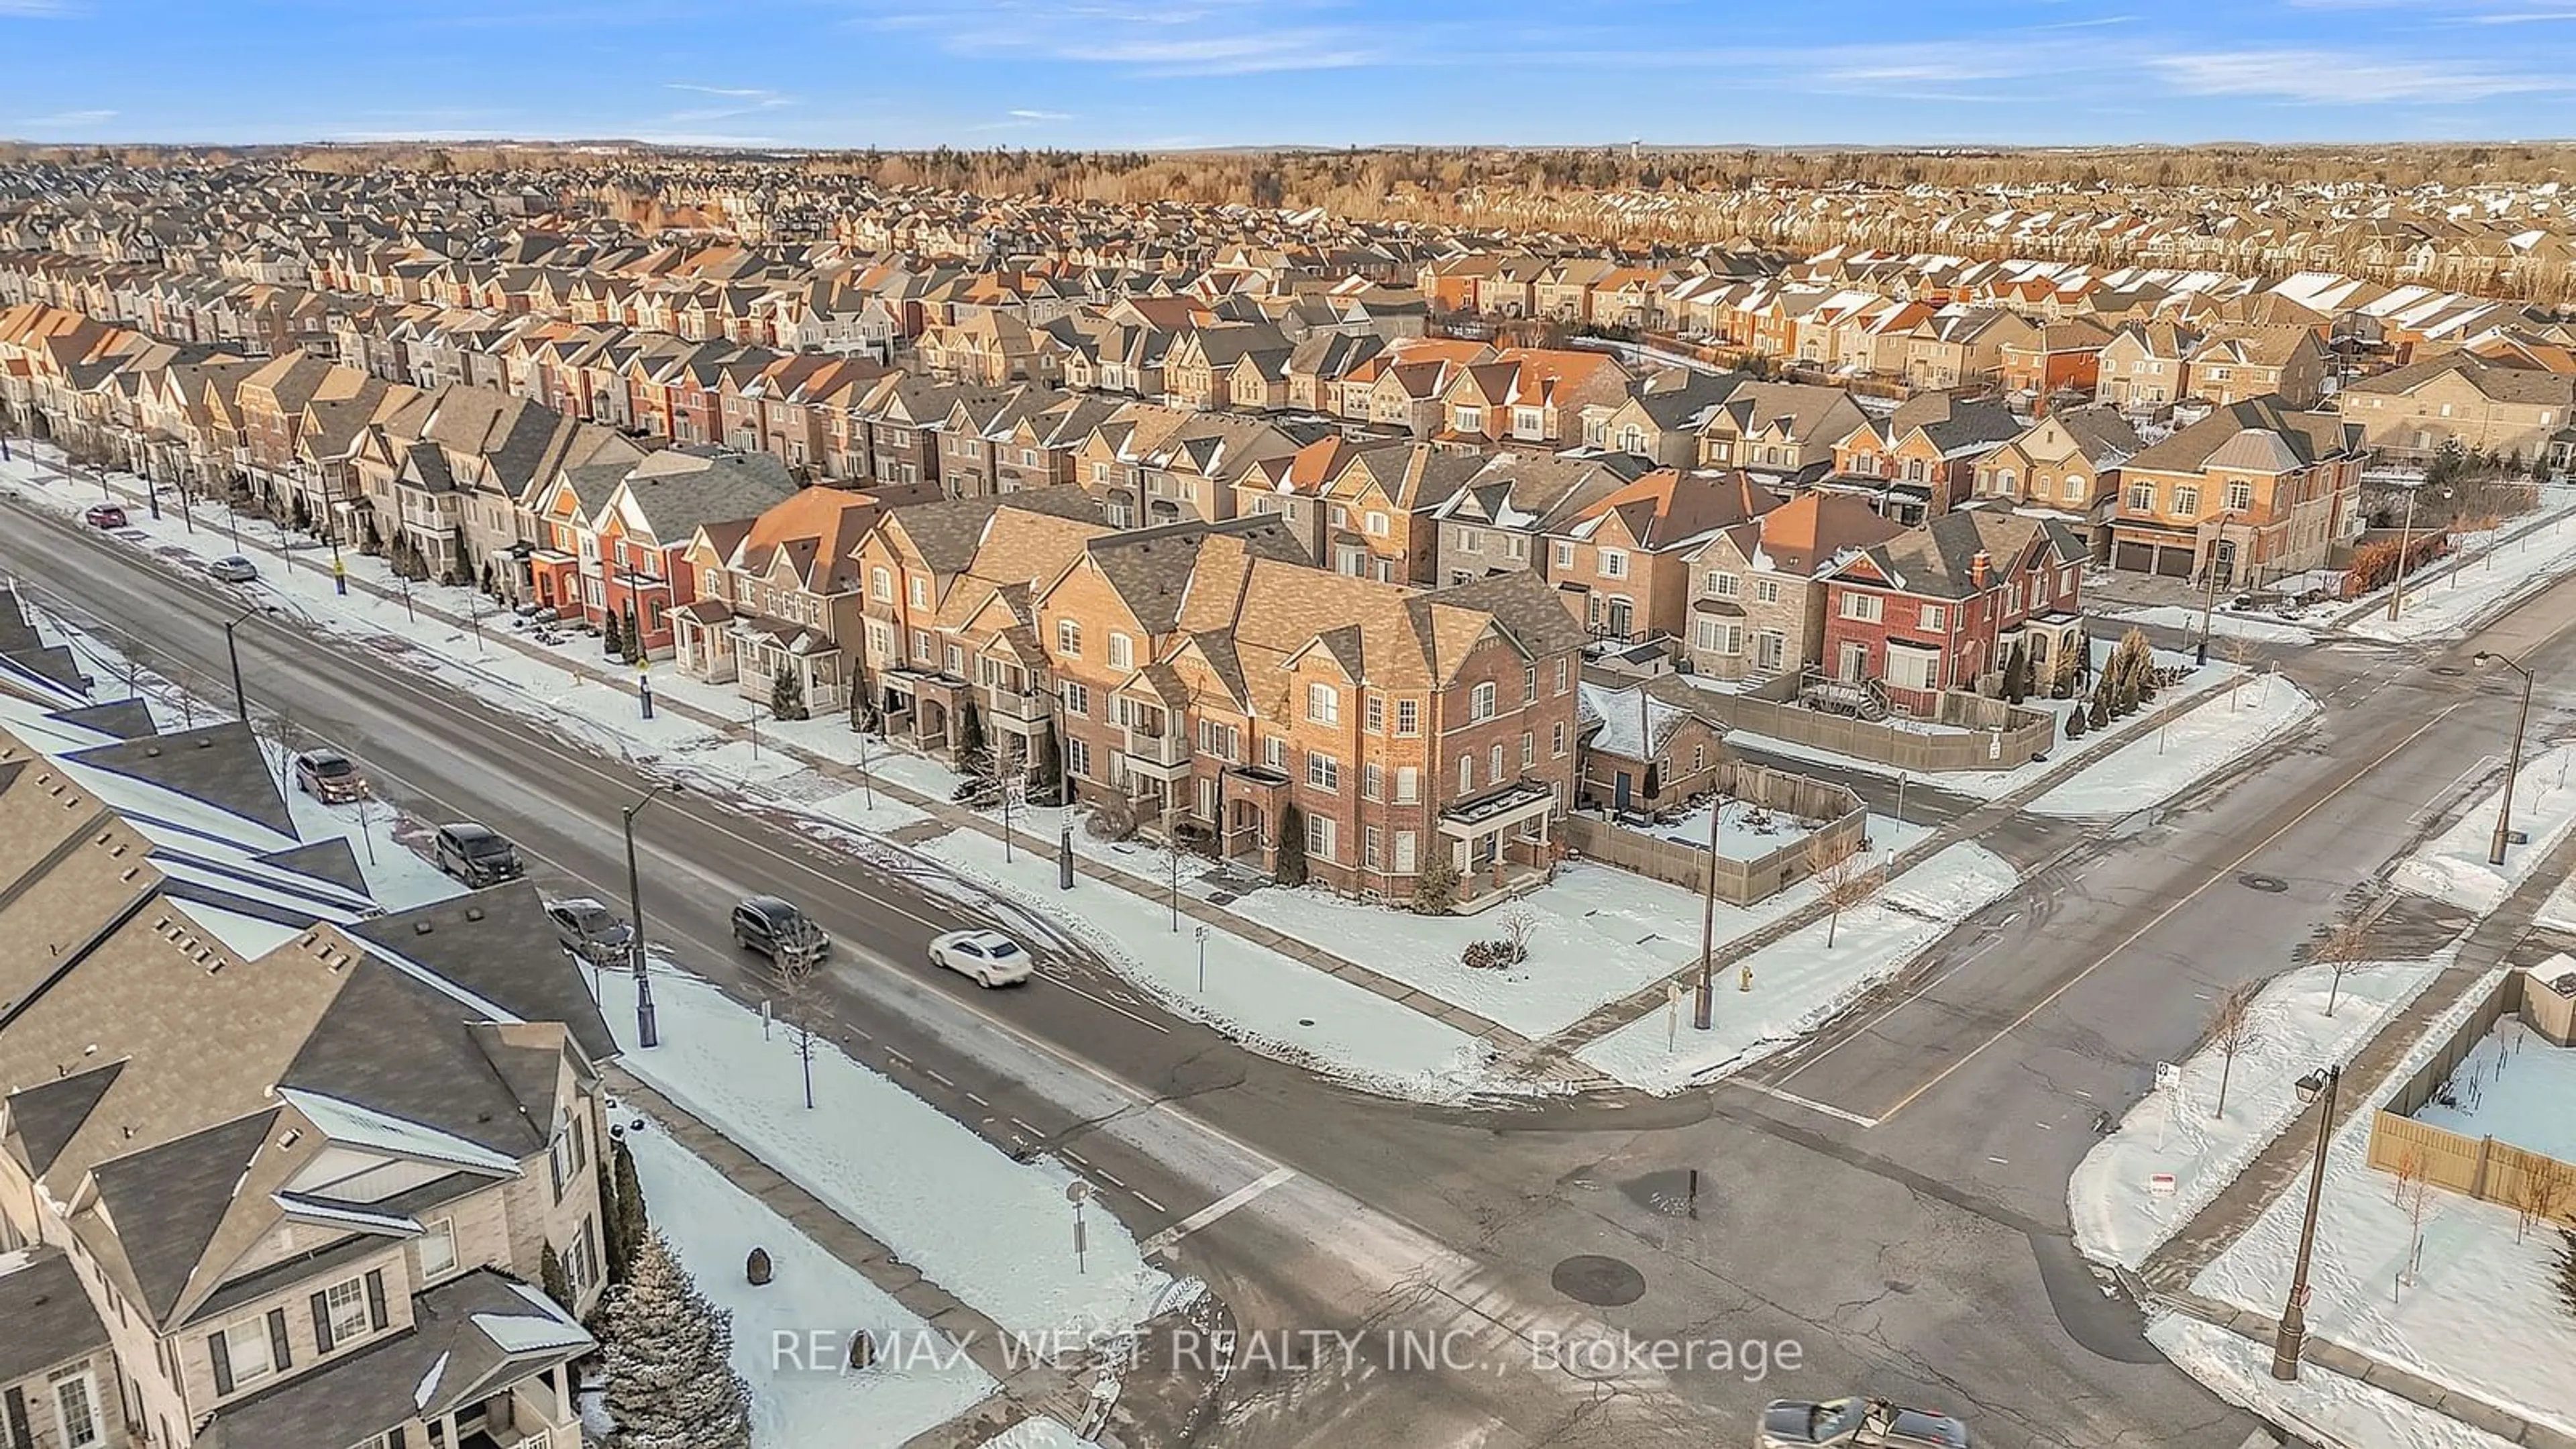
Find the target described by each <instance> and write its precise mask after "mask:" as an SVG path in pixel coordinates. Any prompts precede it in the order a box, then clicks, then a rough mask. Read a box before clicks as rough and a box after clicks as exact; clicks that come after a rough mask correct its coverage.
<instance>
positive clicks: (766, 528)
mask: <svg viewBox="0 0 2576 1449" xmlns="http://www.w3.org/2000/svg"><path fill="white" fill-rule="evenodd" d="M938 496H939V491H938V489H936V488H935V487H933V486H931V485H929V484H926V483H925V484H915V485H913V486H912V487H911V488H910V489H902V488H896V489H879V490H875V491H872V492H866V493H862V492H857V491H854V490H851V489H844V488H827V487H814V488H806V489H802V490H800V491H798V492H796V493H794V494H791V495H789V496H788V498H787V499H786V500H785V501H783V502H780V503H778V504H775V505H773V506H772V507H771V508H769V509H768V511H766V512H764V513H762V514H760V515H759V516H758V517H756V518H751V519H724V520H713V521H707V522H701V523H700V524H699V525H698V529H697V533H696V535H695V536H694V537H692V538H691V539H690V540H689V545H688V547H687V549H686V550H684V551H683V552H682V554H681V561H682V562H683V563H685V564H686V565H687V566H688V569H689V573H690V575H691V577H692V578H693V579H694V580H695V583H696V588H697V594H698V597H697V599H696V600H695V601H694V602H691V603H687V604H683V605H681V606H680V607H679V608H677V609H674V610H672V611H671V652H672V658H673V661H674V662H675V663H677V664H678V666H679V668H680V672H681V673H683V674H686V675H688V676H689V677H691V678H693V679H703V680H706V681H707V682H708V683H711V684H723V683H727V682H730V683H732V684H733V685H734V687H735V691H736V692H737V693H739V694H740V695H741V696H742V697H743V698H745V699H749V700H753V701H756V702H758V703H760V704H762V705H768V704H770V703H771V702H772V701H773V700H774V699H776V698H777V695H776V693H775V690H776V688H777V677H778V675H779V674H780V673H781V672H782V671H792V672H793V673H794V674H795V676H796V683H795V685H794V687H793V688H794V693H795V697H796V699H797V700H798V701H800V702H801V704H802V706H803V708H804V710H805V712H806V713H807V714H808V715H813V716H819V715H823V714H827V713H831V712H834V711H839V710H845V709H847V708H848V707H849V705H850V700H851V694H850V681H851V680H852V679H853V678H854V677H856V673H857V664H858V655H859V647H860V640H861V638H862V632H861V620H862V617H863V614H864V610H863V608H862V607H861V603H860V599H861V586H860V578H859V561H858V558H857V550H858V546H859V541H860V540H861V539H862V538H864V537H866V535H867V531H868V529H869V528H870V527H871V526H873V525H874V524H875V522H876V520H877V518H878V516H879V515H880V514H882V513H883V512H884V511H885V510H886V509H887V508H889V507H893V506H899V505H902V504H907V503H921V502H928V501H930V500H931V499H934V498H937V497H938Z"/></svg>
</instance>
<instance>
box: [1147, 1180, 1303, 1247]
mask: <svg viewBox="0 0 2576 1449" xmlns="http://www.w3.org/2000/svg"><path fill="white" fill-rule="evenodd" d="M1296 1175H1297V1169H1295V1168H1293V1167H1274V1168H1272V1169H1270V1170H1269V1171H1268V1172H1265V1173H1263V1174H1261V1175H1260V1176H1259V1177H1256V1178H1254V1179H1253V1180H1252V1181H1250V1182H1247V1183H1245V1184H1244V1185H1243V1186H1241V1187H1238V1188H1236V1189H1235V1190H1234V1191H1232V1192H1230V1193H1227V1194H1226V1195H1225V1196H1223V1197H1221V1198H1218V1199H1217V1200H1216V1201H1214V1202H1212V1203H1209V1204H1208V1205H1207V1206H1206V1207H1203V1208H1200V1209H1199V1210H1198V1211H1197V1212H1194V1213H1192V1214H1190V1215H1189V1216H1188V1217H1185V1218H1183V1219H1181V1220H1180V1221H1179V1222H1177V1223H1174V1224H1172V1225H1171V1226H1170V1227H1168V1228H1165V1229H1163V1230H1162V1231H1161V1232H1159V1233H1156V1234H1155V1235H1154V1236H1152V1237H1151V1238H1148V1239H1146V1240H1145V1251H1146V1252H1148V1253H1159V1252H1161V1251H1163V1250H1164V1249H1165V1248H1168V1247H1170V1246H1171V1245H1172V1244H1174V1243H1177V1242H1179V1241H1180V1240H1181V1239H1183V1238H1186V1237H1188V1236H1189V1235H1190V1234H1192V1233H1195V1232H1197V1231H1198V1230H1199V1229H1201V1228H1204V1227H1206V1226H1207V1225H1208V1224H1210V1223H1213V1222H1215V1221H1217V1220H1218V1219H1220V1218H1222V1217H1224V1216H1225V1215H1226V1214H1227V1213H1230V1212H1233V1211H1234V1210H1235V1209H1236V1208H1239V1207H1241V1206H1243V1205H1244V1204H1245V1203H1248V1202H1250V1201H1252V1200H1253V1199H1254V1198H1257V1197H1259V1196H1261V1195H1262V1194H1263V1193H1265V1192H1268V1191H1270V1190H1271V1189H1272V1188H1274V1187H1277V1186H1278V1185H1279V1184H1281V1183H1283V1182H1286V1181H1287V1180H1288V1179H1290V1178H1292V1177H1295V1176H1296ZM1138 1196H1140V1197H1141V1196H1143V1194H1141V1193H1139V1194H1138ZM1158 1206H1159V1205H1158Z"/></svg>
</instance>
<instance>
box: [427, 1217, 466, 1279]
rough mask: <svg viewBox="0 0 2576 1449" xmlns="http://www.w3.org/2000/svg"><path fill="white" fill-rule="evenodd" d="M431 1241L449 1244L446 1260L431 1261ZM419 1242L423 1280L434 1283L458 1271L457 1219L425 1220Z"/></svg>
mask: <svg viewBox="0 0 2576 1449" xmlns="http://www.w3.org/2000/svg"><path fill="white" fill-rule="evenodd" d="M431 1243H444V1244H446V1245H447V1261H446V1262H444V1263H432V1262H431V1261H430V1253H429V1245H430V1244H431ZM418 1244H419V1248H420V1277H421V1281H422V1282H424V1283H434V1282H436V1281H438V1280H439V1279H441V1278H444V1277H446V1276H448V1275H449V1274H451V1273H454V1272H455V1271H456V1268H457V1258H456V1220H455V1219H453V1218H431V1219H428V1220H426V1221H424V1222H423V1223H422V1224H421V1225H420V1237H419V1239H418Z"/></svg>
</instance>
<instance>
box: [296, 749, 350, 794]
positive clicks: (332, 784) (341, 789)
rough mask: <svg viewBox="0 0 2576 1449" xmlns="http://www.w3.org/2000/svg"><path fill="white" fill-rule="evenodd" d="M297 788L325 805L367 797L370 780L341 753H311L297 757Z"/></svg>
mask: <svg viewBox="0 0 2576 1449" xmlns="http://www.w3.org/2000/svg"><path fill="white" fill-rule="evenodd" d="M295 788H296V789H298V790H301V791H303V792H304V793H305V794H307V795H310V796H312V797H313V798H314V799H316V800H319V801H321V802H322V803H323V804H325V805H339V804H342V803H345V802H347V801H350V800H360V799H364V798H365V797H366V793H367V777H366V776H364V775H361V774H359V773H358V765H357V762H356V761H354V760H352V759H350V758H349V757H348V756H347V755H344V754H341V753H340V752H339V751H338V750H307V751H305V752H304V753H303V754H300V755H297V756H296V757H295Z"/></svg>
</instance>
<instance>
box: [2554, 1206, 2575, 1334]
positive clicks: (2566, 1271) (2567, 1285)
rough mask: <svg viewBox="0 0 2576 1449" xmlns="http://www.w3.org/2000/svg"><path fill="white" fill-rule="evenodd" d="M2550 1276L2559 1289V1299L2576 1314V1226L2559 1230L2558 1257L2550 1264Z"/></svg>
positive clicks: (2570, 1311)
mask: <svg viewBox="0 0 2576 1449" xmlns="http://www.w3.org/2000/svg"><path fill="white" fill-rule="evenodd" d="M2549 1277H2550V1282H2551V1285H2552V1286H2554V1287H2555V1288H2556V1289H2557V1290H2558V1301H2559V1302H2560V1303H2561V1304H2562V1305H2564V1306H2565V1307H2566V1309H2567V1311H2568V1313H2569V1314H2571V1315H2576V1228H2560V1229H2559V1230H2558V1257H2557V1261H2556V1262H2554V1263H2552V1264H2551V1265H2550V1274H2549Z"/></svg>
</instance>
